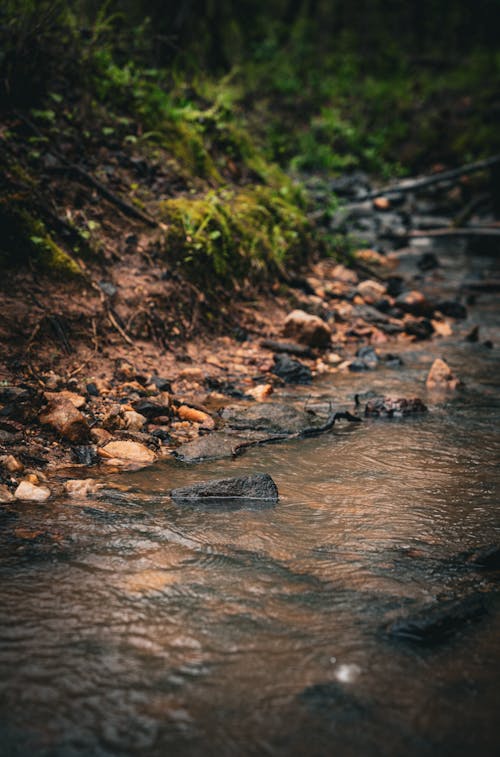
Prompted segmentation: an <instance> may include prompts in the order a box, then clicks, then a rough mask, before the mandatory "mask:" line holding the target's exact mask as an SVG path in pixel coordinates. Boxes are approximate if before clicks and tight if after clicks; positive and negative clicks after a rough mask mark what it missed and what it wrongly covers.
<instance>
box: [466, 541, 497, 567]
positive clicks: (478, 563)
mask: <svg viewBox="0 0 500 757" xmlns="http://www.w3.org/2000/svg"><path fill="white" fill-rule="evenodd" d="M467 562H468V563H469V564H470V565H473V566H474V567H475V568H481V569H484V570H500V546H498V544H493V545H489V546H487V547H481V548H480V549H476V550H474V551H473V552H471V553H470V554H469V555H468V558H467Z"/></svg>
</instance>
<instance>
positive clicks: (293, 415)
mask: <svg viewBox="0 0 500 757" xmlns="http://www.w3.org/2000/svg"><path fill="white" fill-rule="evenodd" d="M327 416H328V413H327V414H326V415H325V416H321V415H317V414H316V413H315V412H313V411H308V410H298V409H297V408H295V407H293V405H289V404H285V403H278V402H266V403H263V404H252V405H250V406H249V407H246V408H245V407H241V406H240V405H229V406H228V407H226V408H224V410H223V411H222V413H221V417H222V419H223V420H224V421H225V422H226V424H227V425H228V426H230V427H231V428H232V429H235V430H237V431H263V432H265V433H267V434H296V433H300V432H301V431H304V429H306V428H311V427H312V426H318V427H319V426H322V425H323V424H324V422H325V420H326V418H327Z"/></svg>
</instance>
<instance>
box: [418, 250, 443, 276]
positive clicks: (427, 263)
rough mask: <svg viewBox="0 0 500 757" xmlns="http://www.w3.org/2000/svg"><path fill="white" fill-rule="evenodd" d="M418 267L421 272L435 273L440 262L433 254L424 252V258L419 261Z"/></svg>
mask: <svg viewBox="0 0 500 757" xmlns="http://www.w3.org/2000/svg"><path fill="white" fill-rule="evenodd" d="M417 266H418V267H419V268H420V270H421V271H424V272H425V271H434V270H435V269H436V268H439V260H438V259H437V257H436V255H435V254H434V253H433V252H424V254H423V255H422V257H420V258H419V259H418V260H417Z"/></svg>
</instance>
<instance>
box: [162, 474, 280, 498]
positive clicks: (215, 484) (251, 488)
mask: <svg viewBox="0 0 500 757" xmlns="http://www.w3.org/2000/svg"><path fill="white" fill-rule="evenodd" d="M170 496H171V497H172V499H173V500H174V501H175V502H191V501H193V500H195V501H197V502H207V504H210V503H212V502H213V503H214V504H219V503H221V504H224V501H225V500H231V504H232V503H233V502H234V504H238V501H239V500H244V501H245V503H246V502H247V501H250V503H251V502H252V501H255V502H257V501H258V502H267V503H271V504H274V503H276V502H277V501H278V487H277V486H276V484H275V483H274V481H273V479H272V478H271V476H270V475H269V474H268V473H252V474H251V475H249V476H239V477H235V478H219V479H213V480H211V481H202V482H201V483H198V484H192V485H191V486H183V487H180V488H178V489H172V491H171V492H170Z"/></svg>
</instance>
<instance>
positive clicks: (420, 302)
mask: <svg viewBox="0 0 500 757" xmlns="http://www.w3.org/2000/svg"><path fill="white" fill-rule="evenodd" d="M396 307H398V308H400V309H401V310H403V311H404V312H405V313H410V314H411V315H419V316H429V315H432V312H433V310H434V308H433V307H432V305H431V304H430V303H429V302H428V300H427V299H426V298H425V297H424V295H423V294H422V292H418V291H417V290H416V289H413V290H411V291H409V292H403V293H402V294H400V295H399V296H398V297H396Z"/></svg>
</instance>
